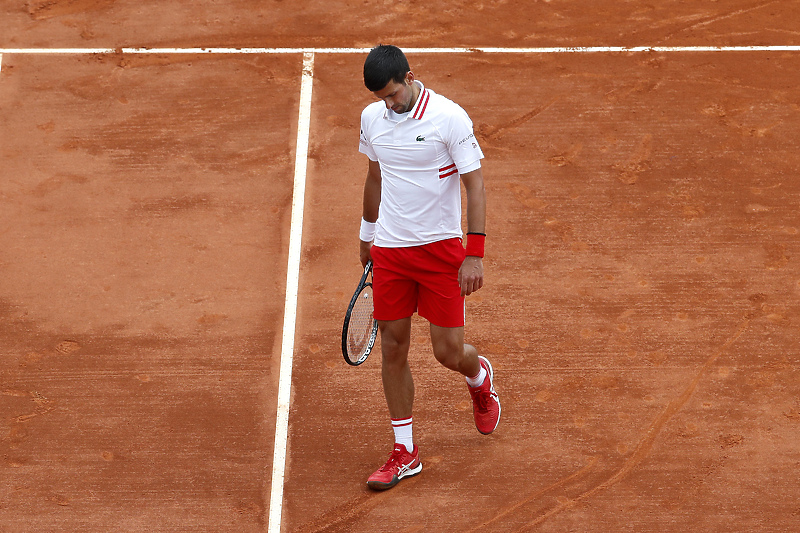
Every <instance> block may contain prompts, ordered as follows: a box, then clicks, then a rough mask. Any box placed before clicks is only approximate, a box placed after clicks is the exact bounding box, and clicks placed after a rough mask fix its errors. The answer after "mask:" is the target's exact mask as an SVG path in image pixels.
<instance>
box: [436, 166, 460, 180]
mask: <svg viewBox="0 0 800 533" xmlns="http://www.w3.org/2000/svg"><path fill="white" fill-rule="evenodd" d="M453 174H458V169H457V168H454V169H453V170H451V171H450V172H447V173H445V174H442V173H441V172H440V173H439V179H440V180H441V179H444V178H446V177H447V176H452V175H453Z"/></svg>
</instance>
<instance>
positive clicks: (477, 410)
mask: <svg viewBox="0 0 800 533" xmlns="http://www.w3.org/2000/svg"><path fill="white" fill-rule="evenodd" d="M478 359H479V360H480V362H481V366H482V367H483V368H485V369H486V379H484V380H483V384H482V385H480V386H478V387H470V386H469V385H467V387H468V388H469V393H470V395H471V396H472V414H473V415H474V416H475V427H477V428H478V431H480V432H481V433H483V434H484V435H488V434H489V433H491V432H492V431H494V430H495V428H496V427H497V423H498V422H500V399H499V398H498V397H497V393H496V392H495V391H494V384H493V383H492V379H493V378H494V371H493V370H492V364H491V363H490V362H489V360H488V359H486V358H485V357H483V356H482V355H479V356H478Z"/></svg>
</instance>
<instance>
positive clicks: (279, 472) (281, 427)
mask: <svg viewBox="0 0 800 533" xmlns="http://www.w3.org/2000/svg"><path fill="white" fill-rule="evenodd" d="M313 81H314V54H313V52H307V53H305V54H303V77H302V81H301V84H300V113H299V116H298V119H297V147H296V149H295V157H294V189H293V191H292V225H291V230H290V234H289V262H288V267H287V269H286V303H285V304H284V312H283V343H282V345H281V365H280V380H279V382H278V412H277V419H276V421H275V449H274V452H273V456H272V480H271V487H272V488H271V492H270V498H269V523H268V525H267V531H268V532H269V533H280V530H281V510H282V507H283V481H284V475H285V471H286V446H287V440H288V438H289V402H290V400H291V394H292V360H293V359H294V340H295V326H296V321H297V294H298V283H299V278H300V249H301V247H300V244H301V241H302V236H303V206H304V204H305V196H306V170H307V165H308V138H309V131H310V128H311V91H312V87H313Z"/></svg>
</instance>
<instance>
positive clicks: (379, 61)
mask: <svg viewBox="0 0 800 533" xmlns="http://www.w3.org/2000/svg"><path fill="white" fill-rule="evenodd" d="M409 70H411V68H410V67H409V66H408V59H406V56H405V54H403V51H402V50H400V49H399V48H397V47H396V46H392V45H390V44H381V45H378V46H376V47H375V48H373V49H372V50H370V52H369V55H367V59H366V61H364V85H366V86H367V89H369V90H370V91H372V92H375V91H380V90H381V89H383V88H384V87H386V85H387V84H388V83H389V82H390V81H394V82H396V83H403V81H404V80H405V78H406V74H407V73H408V71H409Z"/></svg>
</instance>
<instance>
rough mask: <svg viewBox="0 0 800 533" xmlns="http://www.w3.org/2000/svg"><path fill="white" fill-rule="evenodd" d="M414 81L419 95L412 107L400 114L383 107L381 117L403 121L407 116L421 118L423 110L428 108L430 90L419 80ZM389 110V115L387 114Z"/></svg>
mask: <svg viewBox="0 0 800 533" xmlns="http://www.w3.org/2000/svg"><path fill="white" fill-rule="evenodd" d="M414 83H415V84H416V85H417V87H419V95H418V96H417V101H416V103H415V104H414V107H412V108H411V110H410V111H408V112H406V113H403V114H402V115H399V114H397V113H395V112H394V111H391V109H384V111H383V118H388V119H395V121H403V120H407V119H409V118H413V119H415V120H422V117H423V116H424V115H425V111H426V109H427V108H428V100H430V98H431V92H430V91H429V90H428V89H426V88H425V85H423V84H422V82H421V81H419V80H414ZM390 111H391V115H390V114H389V112H390Z"/></svg>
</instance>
